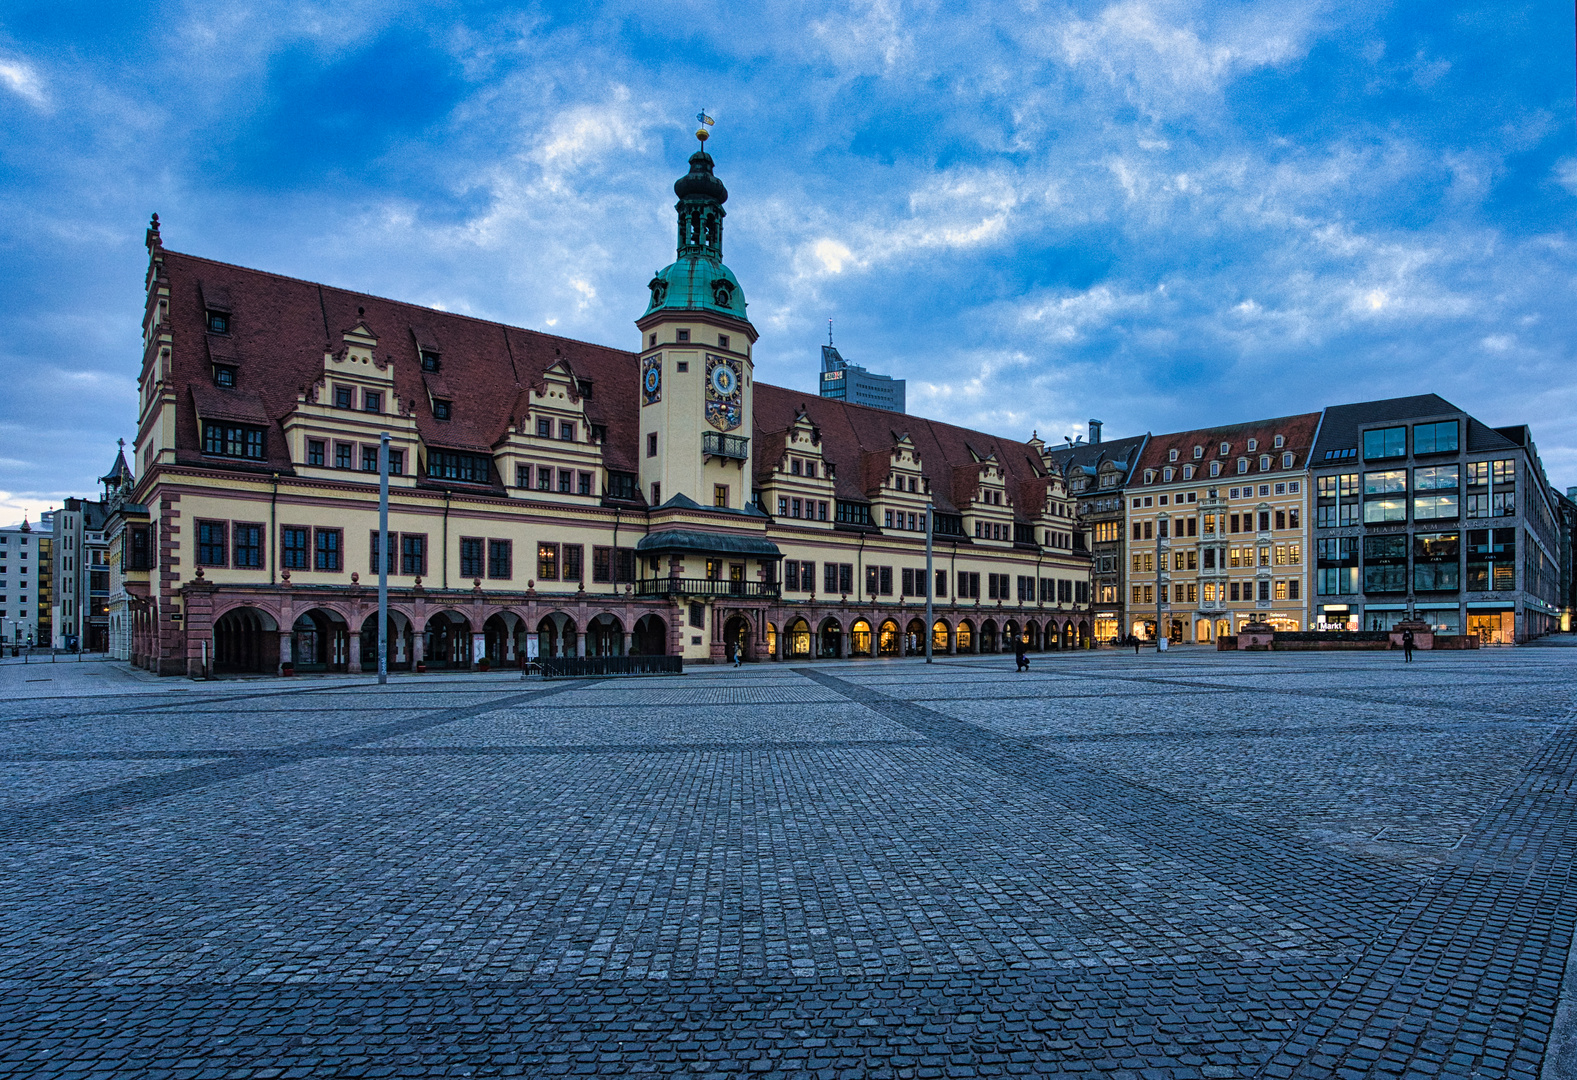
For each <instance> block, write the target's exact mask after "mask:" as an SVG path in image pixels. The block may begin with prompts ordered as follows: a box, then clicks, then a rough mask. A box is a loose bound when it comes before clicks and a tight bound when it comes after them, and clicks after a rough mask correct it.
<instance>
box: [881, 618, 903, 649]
mask: <svg viewBox="0 0 1577 1080" xmlns="http://www.w3.org/2000/svg"><path fill="white" fill-rule="evenodd" d="M902 647H903V641H902V639H901V637H900V635H899V633H898V624H897V623H896V622H894V621H893V620H891V619H888V620H887V621H886V622H884V623H882V625H881V628H880V629H879V630H877V632H876V651H877V654H878V655H880V656H898V655H899V654H900V653H899V651H900V649H902Z"/></svg>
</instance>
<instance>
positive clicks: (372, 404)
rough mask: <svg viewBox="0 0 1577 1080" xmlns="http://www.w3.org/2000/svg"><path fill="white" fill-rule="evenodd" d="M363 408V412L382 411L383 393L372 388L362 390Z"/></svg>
mask: <svg viewBox="0 0 1577 1080" xmlns="http://www.w3.org/2000/svg"><path fill="white" fill-rule="evenodd" d="M361 408H362V411H363V412H382V411H383V395H382V394H379V393H374V392H373V391H371V390H363V391H362V392H361Z"/></svg>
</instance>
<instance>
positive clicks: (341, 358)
mask: <svg viewBox="0 0 1577 1080" xmlns="http://www.w3.org/2000/svg"><path fill="white" fill-rule="evenodd" d="M357 314H358V316H360V315H361V314H362V313H361V312H360V311H358V312H357ZM394 364H395V360H394V358H393V357H392V356H383V357H379V355H378V335H377V334H376V332H374V330H373V329H372V328H371V327H370V326H369V325H368V324H367V322H366V320H365V319H364V318H358V319H357V321H356V323H355V325H353V326H351V327H350V328H349V329H346V330H342V331H340V335H339V341H338V342H337V343H336V342H329V343H328V344H326V345H325V346H324V349H323V371H322V374H321V375H320V376H319V377H318V379H317V381H316V382H314V383H313V384H312V385H311V386H308V387H305V388H303V389H302V390H301V391H300V392H299V393H297V395H296V407H295V408H294V409H293V410H292V411H291V413H290V415H289V416H287V417H286V418H285V421H284V428H285V441H286V444H287V445H288V447H289V451H290V460H291V463H292V464H293V465H294V466H295V468H296V471H297V472H298V473H301V474H303V475H309V476H310V475H321V476H325V477H327V476H335V477H337V478H343V479H352V478H354V479H359V480H370V481H372V482H376V480H377V472H378V442H379V436H380V434H381V433H382V432H384V431H387V432H388V433H389V435H390V439H389V449H390V456H389V473H390V477H391V480H392V482H394V483H396V484H410V483H414V482H415V478H416V468H417V457H418V454H417V448H418V446H419V438H418V436H417V432H416V420H415V417H413V416H412V414H411V406H410V403H409V402H408V401H405V400H403V399H402V398H400V396H399V395H398V394H397V393H396V392H395V388H394Z"/></svg>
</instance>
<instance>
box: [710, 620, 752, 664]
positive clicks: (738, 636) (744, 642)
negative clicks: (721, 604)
mask: <svg viewBox="0 0 1577 1080" xmlns="http://www.w3.org/2000/svg"><path fill="white" fill-rule="evenodd" d="M715 617H721V615H718V616H715ZM754 636H755V627H754V626H752V625H751V621H750V617H749V616H748V615H747V614H745V613H744V612H742V611H736V612H734V613H733V614H732V615H730V616H728V617H727V618H726V619H724V620H723V658H724V659H726V660H728V661H730V662H732V661H734V660H736V659H737V660H739V661H740V662H743V661H745V660H749V659H750V658H751V647H750V646H751V639H752V638H753V637H754Z"/></svg>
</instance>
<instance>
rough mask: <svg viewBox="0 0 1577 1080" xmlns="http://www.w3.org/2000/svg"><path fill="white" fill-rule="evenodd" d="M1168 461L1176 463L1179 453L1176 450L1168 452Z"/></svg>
mask: <svg viewBox="0 0 1577 1080" xmlns="http://www.w3.org/2000/svg"><path fill="white" fill-rule="evenodd" d="M1166 460H1167V461H1176V460H1177V451H1176V450H1168V451H1167V452H1166Z"/></svg>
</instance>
